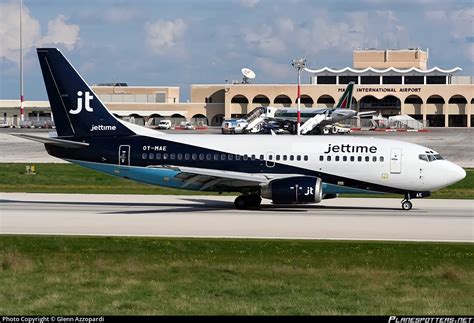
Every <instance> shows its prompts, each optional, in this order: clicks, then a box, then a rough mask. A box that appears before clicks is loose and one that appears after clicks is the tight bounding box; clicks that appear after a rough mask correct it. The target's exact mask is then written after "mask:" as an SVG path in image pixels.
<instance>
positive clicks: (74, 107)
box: [20, 48, 466, 210]
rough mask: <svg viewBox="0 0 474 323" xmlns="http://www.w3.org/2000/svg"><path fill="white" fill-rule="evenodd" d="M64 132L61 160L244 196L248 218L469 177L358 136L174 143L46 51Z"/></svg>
mask: <svg viewBox="0 0 474 323" xmlns="http://www.w3.org/2000/svg"><path fill="white" fill-rule="evenodd" d="M37 52H38V57H39V62H40V65H41V70H42V73H43V78H44V82H45V85H46V90H47V93H48V97H49V102H50V104H51V109H52V112H53V115H54V120H55V123H56V131H57V136H56V137H53V138H43V137H36V136H32V135H26V134H21V135H20V136H22V137H24V138H27V139H31V140H36V141H39V142H42V143H44V144H45V147H46V150H47V151H48V153H49V154H50V155H52V156H55V157H59V158H62V159H65V160H67V161H69V162H71V163H75V164H78V165H81V166H84V167H87V168H90V169H93V170H97V171H100V172H104V173H107V174H110V175H114V176H118V177H122V178H126V179H130V180H135V181H139V182H143V183H148V184H154V185H160V186H165V187H173V188H182V189H189V190H198V191H203V192H205V191H215V192H240V193H242V195H240V196H239V197H237V198H236V200H235V202H234V204H235V207H236V208H238V209H245V208H255V207H258V206H259V205H260V203H261V200H262V197H263V198H267V199H271V200H272V201H273V203H274V204H300V203H318V202H320V201H321V200H323V199H330V198H335V197H337V196H338V194H341V193H397V194H401V195H403V196H404V199H403V201H402V208H403V209H404V210H409V209H411V208H412V203H411V202H410V199H413V198H421V197H426V196H429V195H430V191H434V190H437V189H440V188H443V187H445V186H448V185H451V184H453V183H456V182H458V181H460V180H461V179H463V178H464V177H465V176H466V172H465V171H464V170H463V169H462V168H461V167H459V166H457V165H455V164H453V163H451V162H449V161H447V160H444V159H443V158H442V157H441V156H440V155H439V154H438V153H437V152H436V151H433V150H432V149H430V148H426V147H423V146H419V145H415V144H411V143H406V142H401V141H394V140H385V139H374V138H367V137H360V136H357V137H351V136H343V137H342V136H324V137H312V136H299V137H297V136H268V135H256V136H231V137H229V136H223V135H198V134H191V135H188V134H165V133H161V132H157V131H155V130H151V129H147V128H144V127H141V126H137V125H134V124H131V123H127V122H124V121H122V120H120V119H117V118H116V117H115V116H114V115H112V114H111V113H110V112H109V111H108V110H107V108H106V107H105V106H104V104H103V103H102V102H101V101H100V99H99V98H98V97H97V95H95V94H94V92H93V91H92V89H91V88H90V87H89V86H88V85H87V84H86V82H85V81H84V80H83V79H82V78H81V76H80V75H79V74H78V73H77V71H76V70H75V69H74V67H73V66H72V65H71V64H70V63H69V62H68V61H67V59H66V58H65V57H64V56H63V55H62V53H61V52H60V51H59V50H58V49H56V48H40V49H38V50H37Z"/></svg>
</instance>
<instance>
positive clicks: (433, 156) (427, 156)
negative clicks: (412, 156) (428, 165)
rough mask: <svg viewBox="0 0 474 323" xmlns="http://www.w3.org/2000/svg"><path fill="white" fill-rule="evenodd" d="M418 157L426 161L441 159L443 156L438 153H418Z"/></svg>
mask: <svg viewBox="0 0 474 323" xmlns="http://www.w3.org/2000/svg"><path fill="white" fill-rule="evenodd" d="M418 158H419V159H421V160H424V161H427V162H432V161H435V160H443V159H444V158H443V157H441V155H440V154H431V153H430V154H420V155H418Z"/></svg>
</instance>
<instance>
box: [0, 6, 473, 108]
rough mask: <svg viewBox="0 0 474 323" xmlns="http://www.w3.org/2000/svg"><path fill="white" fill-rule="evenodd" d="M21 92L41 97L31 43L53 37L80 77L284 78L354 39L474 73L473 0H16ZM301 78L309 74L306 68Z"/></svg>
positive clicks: (9, 29)
mask: <svg viewBox="0 0 474 323" xmlns="http://www.w3.org/2000/svg"><path fill="white" fill-rule="evenodd" d="M19 8H20V0H0V99H18V98H19V83H20V81H19V80H20V76H19V74H20V72H19V70H20V68H19V55H20V54H19ZM22 17H23V48H24V93H25V99H26V100H46V99H47V95H46V91H45V89H44V83H43V79H42V76H41V71H40V67H39V64H38V59H37V56H36V52H35V48H37V47H58V48H60V50H61V51H62V52H63V53H64V54H65V56H66V57H67V58H68V59H69V61H70V62H71V63H72V64H73V65H74V66H75V67H76V69H77V70H78V71H79V73H81V75H82V76H83V78H84V79H85V80H86V81H87V82H88V83H89V84H96V83H104V82H126V83H128V84H129V85H136V86H179V87H180V91H181V98H180V99H181V101H182V102H186V100H187V99H189V97H188V96H189V87H190V85H191V84H223V83H225V81H226V80H228V81H229V82H232V80H241V79H242V76H241V72H240V71H241V69H242V68H243V67H248V68H251V69H252V70H253V71H254V72H255V73H256V75H257V77H256V79H255V80H254V83H267V84H268V83H270V84H271V83H294V82H296V80H297V73H296V71H295V70H294V69H293V68H292V67H291V60H292V59H294V58H300V57H301V58H306V59H307V66H308V67H309V68H320V67H324V66H328V67H333V68H342V67H346V66H352V51H353V50H354V49H357V48H378V49H385V48H391V49H394V48H414V47H420V48H421V49H423V50H426V49H427V48H428V49H429V60H428V68H430V67H434V66H439V67H441V68H452V67H455V66H459V67H461V68H462V69H463V71H461V72H460V73H459V74H460V75H474V32H473V20H474V2H473V0H392V1H389V0H351V1H349V0H326V1H323V0H321V1H319V0H159V1H158V0H155V1H153V0H101V1H92V0H82V1H66V0H24V1H23V15H22ZM305 74H306V75H304V74H303V76H302V81H303V83H308V82H309V76H310V75H309V74H307V73H305Z"/></svg>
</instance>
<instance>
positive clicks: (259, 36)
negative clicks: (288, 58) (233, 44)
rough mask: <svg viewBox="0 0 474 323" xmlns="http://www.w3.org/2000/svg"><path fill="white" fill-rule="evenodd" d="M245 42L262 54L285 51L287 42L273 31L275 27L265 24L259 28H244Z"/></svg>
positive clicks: (272, 54) (268, 54)
mask: <svg viewBox="0 0 474 323" xmlns="http://www.w3.org/2000/svg"><path fill="white" fill-rule="evenodd" d="M244 42H245V43H246V44H247V46H248V47H249V48H250V49H252V50H256V51H257V52H258V54H259V55H261V56H274V55H275V53H282V52H283V51H285V49H286V47H285V42H284V41H283V39H281V38H280V37H278V33H274V32H273V28H272V27H270V26H268V25H263V26H261V27H259V28H258V29H248V28H246V29H245V30H244Z"/></svg>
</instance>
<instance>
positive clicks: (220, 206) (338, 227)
mask: <svg viewBox="0 0 474 323" xmlns="http://www.w3.org/2000/svg"><path fill="white" fill-rule="evenodd" d="M233 199H234V197H231V196H166V195H163V196H153V195H87V194H33V193H0V234H53V235H101V236H104V235H105V236H162V237H226V238H233V237H238V238H278V239H341V240H346V239H348V240H399V241H438V242H439V241H451V242H452V241H456V242H474V232H473V230H474V226H473V225H474V222H473V219H474V201H473V200H435V199H421V200H413V204H414V207H413V209H412V210H411V211H402V210H401V208H400V200H399V199H385V198H369V199H360V198H338V199H333V200H325V201H323V202H322V203H320V204H316V205H298V206H283V207H280V206H274V205H272V204H270V203H269V202H268V201H267V202H265V203H264V204H263V205H262V208H261V209H259V210H245V211H242V210H235V209H234V208H233Z"/></svg>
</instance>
